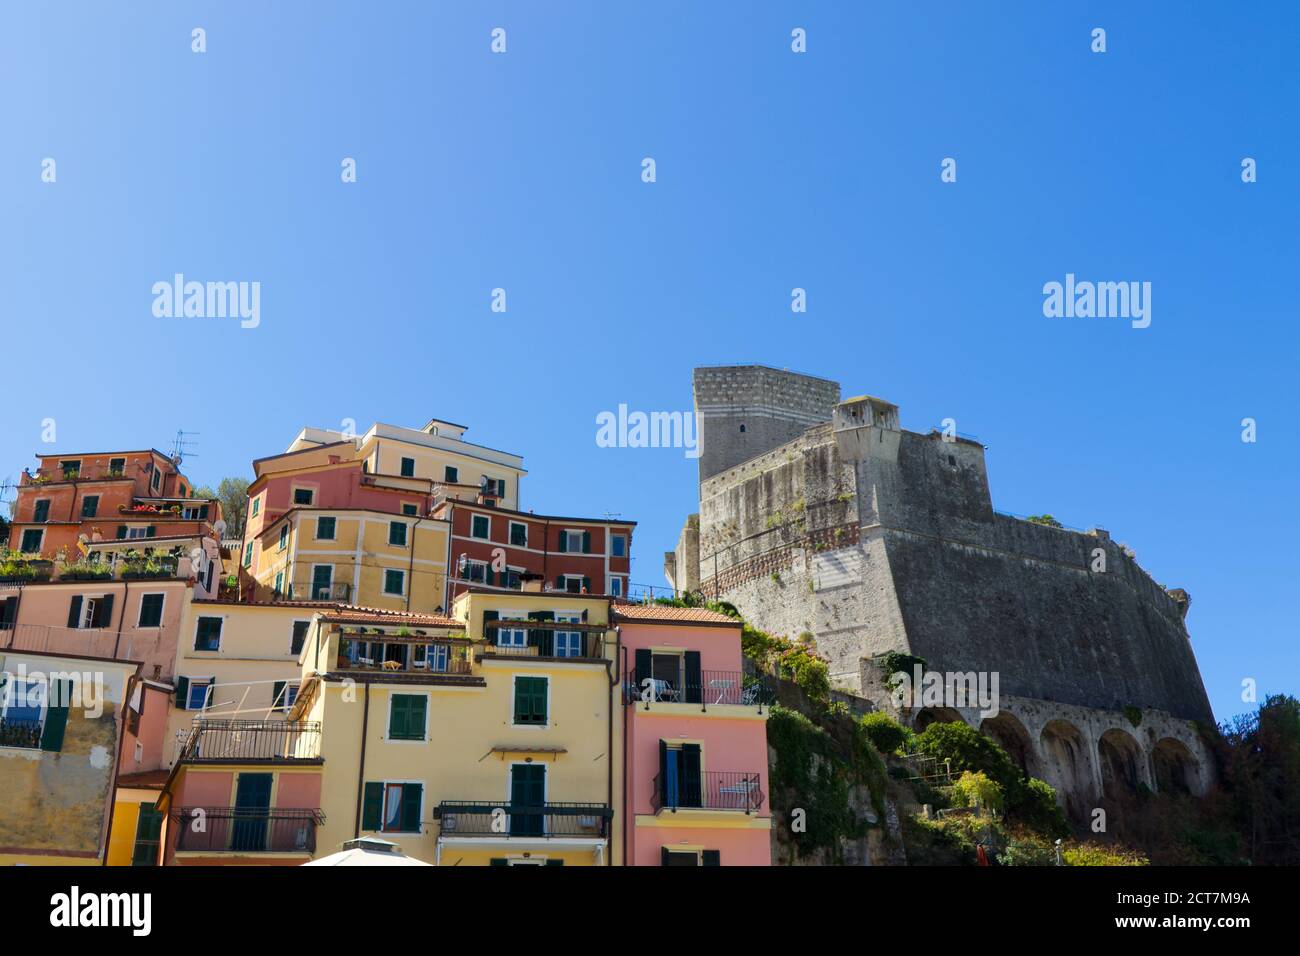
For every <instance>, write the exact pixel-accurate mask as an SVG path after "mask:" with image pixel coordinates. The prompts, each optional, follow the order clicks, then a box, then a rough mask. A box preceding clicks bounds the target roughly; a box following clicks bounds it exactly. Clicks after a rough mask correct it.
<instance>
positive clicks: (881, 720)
mask: <svg viewBox="0 0 1300 956" xmlns="http://www.w3.org/2000/svg"><path fill="white" fill-rule="evenodd" d="M862 731H863V733H865V734H866V735H867V739H868V740H870V741H871V745H872V746H873V747H875V748H876V750H878V751H880V752H881V753H882V754H886V755H888V754H893V753H897V752H898V751H899V750H901V749H902V748H903V747H904V745H907V744H910V743H911V742H912V741H914V740H915V734H913V733H912V732H911V731H910V730H908V729H907V728H906V727H904V726H903V725H902V724H900V723H899V722H898V721H896V720H894V718H893V717H890V716H889V715H888V714H886V713H882V712H880V711H873V712H872V713H870V714H867V715H865V716H864V717H863V718H862Z"/></svg>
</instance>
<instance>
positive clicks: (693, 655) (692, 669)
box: [685, 651, 704, 704]
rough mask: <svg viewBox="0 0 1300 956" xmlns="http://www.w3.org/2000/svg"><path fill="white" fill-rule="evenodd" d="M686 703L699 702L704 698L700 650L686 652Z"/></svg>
mask: <svg viewBox="0 0 1300 956" xmlns="http://www.w3.org/2000/svg"><path fill="white" fill-rule="evenodd" d="M685 657H686V661H685V663H686V703H688V704H698V703H700V702H701V701H703V699H704V695H703V687H702V686H701V674H700V652H699V651H687V652H686V655H685Z"/></svg>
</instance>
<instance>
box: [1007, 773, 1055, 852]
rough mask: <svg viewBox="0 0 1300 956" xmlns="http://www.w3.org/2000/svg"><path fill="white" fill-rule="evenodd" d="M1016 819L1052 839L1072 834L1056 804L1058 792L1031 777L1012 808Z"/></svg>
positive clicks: (1021, 789)
mask: <svg viewBox="0 0 1300 956" xmlns="http://www.w3.org/2000/svg"><path fill="white" fill-rule="evenodd" d="M1011 809H1012V813H1013V814H1014V816H1015V818H1016V819H1017V820H1018V821H1020V822H1021V823H1023V824H1024V825H1025V826H1027V827H1030V828H1031V829H1033V830H1036V831H1037V832H1039V833H1043V834H1046V835H1047V836H1050V837H1063V836H1065V835H1066V834H1068V833H1069V832H1070V826H1069V824H1067V823H1066V822H1065V814H1064V813H1062V812H1061V808H1060V806H1059V805H1058V804H1057V802H1056V791H1055V790H1054V789H1052V786H1051V784H1049V783H1046V782H1045V781H1042V780H1039V779H1038V778H1037V777H1030V778H1029V779H1028V780H1027V781H1025V784H1024V786H1023V787H1021V788H1020V792H1019V793H1018V794H1016V801H1015V806H1014V807H1012V808H1011Z"/></svg>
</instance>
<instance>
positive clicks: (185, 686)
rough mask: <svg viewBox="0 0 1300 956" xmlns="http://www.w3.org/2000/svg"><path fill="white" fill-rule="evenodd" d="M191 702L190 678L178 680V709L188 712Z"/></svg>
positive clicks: (179, 678)
mask: <svg viewBox="0 0 1300 956" xmlns="http://www.w3.org/2000/svg"><path fill="white" fill-rule="evenodd" d="M189 701H190V679H189V678H188V677H178V678H176V709H177V710H186V709H188V707H189Z"/></svg>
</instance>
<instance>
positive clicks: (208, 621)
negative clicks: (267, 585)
mask: <svg viewBox="0 0 1300 956" xmlns="http://www.w3.org/2000/svg"><path fill="white" fill-rule="evenodd" d="M277 580H278V579H277ZM221 622H222V619H221V618H219V617H201V618H199V624H198V627H197V628H196V629H195V631H194V649H195V650H196V651H219V650H221Z"/></svg>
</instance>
